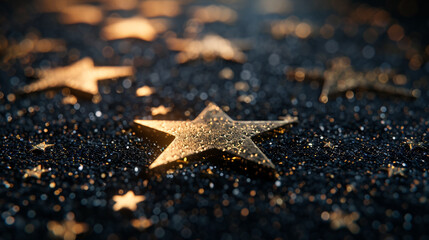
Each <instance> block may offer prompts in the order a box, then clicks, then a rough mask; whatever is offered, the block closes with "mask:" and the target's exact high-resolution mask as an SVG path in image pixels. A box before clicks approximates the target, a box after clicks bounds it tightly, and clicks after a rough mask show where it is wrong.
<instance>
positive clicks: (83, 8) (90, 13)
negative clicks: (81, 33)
mask: <svg viewBox="0 0 429 240" xmlns="http://www.w3.org/2000/svg"><path fill="white" fill-rule="evenodd" d="M59 13H60V15H59V21H60V22H61V23H62V24H76V23H86V24H89V25H96V24H98V23H100V22H101V21H102V20H103V11H102V10H101V9H100V8H99V7H97V6H93V5H89V4H77V5H70V6H67V7H64V8H61V9H60V10H59Z"/></svg>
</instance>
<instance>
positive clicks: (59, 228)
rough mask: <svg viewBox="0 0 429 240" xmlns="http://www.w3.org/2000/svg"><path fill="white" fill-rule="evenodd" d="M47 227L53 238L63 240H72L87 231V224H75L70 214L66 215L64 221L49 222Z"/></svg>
mask: <svg viewBox="0 0 429 240" xmlns="http://www.w3.org/2000/svg"><path fill="white" fill-rule="evenodd" d="M47 227H48V229H49V231H50V232H51V233H52V234H53V235H54V236H55V237H58V238H62V239H64V240H74V239H76V236H77V235H79V234H81V233H85V232H87V231H88V224H86V223H78V222H76V221H75V220H74V213H72V212H69V213H67V216H66V220H65V221H63V222H57V221H49V222H48V224H47Z"/></svg>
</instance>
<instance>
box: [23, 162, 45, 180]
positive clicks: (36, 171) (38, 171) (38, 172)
mask: <svg viewBox="0 0 429 240" xmlns="http://www.w3.org/2000/svg"><path fill="white" fill-rule="evenodd" d="M24 171H25V174H24V176H23V178H29V177H34V178H38V179H40V178H41V177H42V174H44V173H46V172H49V170H48V169H44V168H42V165H38V166H37V167H35V168H32V169H25V170H24Z"/></svg>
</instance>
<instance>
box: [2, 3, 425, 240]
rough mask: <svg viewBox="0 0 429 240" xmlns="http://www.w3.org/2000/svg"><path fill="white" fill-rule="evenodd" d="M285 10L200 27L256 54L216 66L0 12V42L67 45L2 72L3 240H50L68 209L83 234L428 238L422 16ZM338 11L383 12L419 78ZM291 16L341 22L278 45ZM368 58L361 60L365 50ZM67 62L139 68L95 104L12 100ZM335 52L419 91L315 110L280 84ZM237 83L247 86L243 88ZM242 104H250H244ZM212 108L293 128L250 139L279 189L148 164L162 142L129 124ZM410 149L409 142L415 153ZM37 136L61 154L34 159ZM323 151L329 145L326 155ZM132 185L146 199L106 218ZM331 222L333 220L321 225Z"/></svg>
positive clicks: (23, 9) (28, 13)
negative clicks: (413, 56)
mask: <svg viewBox="0 0 429 240" xmlns="http://www.w3.org/2000/svg"><path fill="white" fill-rule="evenodd" d="M213 3H216V4H222V3H223V4H225V2H224V1H219V2H212V1H210V2H205V1H194V2H190V3H189V4H187V5H184V8H185V9H187V8H190V7H192V6H196V5H207V4H213ZM292 3H293V11H292V12H289V13H286V14H261V13H260V12H258V8H257V7H255V6H256V1H244V0H242V1H233V2H232V3H228V4H229V6H230V7H231V8H234V9H235V10H236V11H237V12H238V15H239V18H238V20H237V22H236V23H234V24H231V25H228V24H223V23H210V24H206V25H205V26H204V28H203V30H202V32H201V33H200V35H204V34H205V33H216V34H219V35H221V36H223V37H225V38H228V39H246V40H249V41H250V42H251V43H252V48H251V49H250V50H248V51H245V53H246V55H247V57H248V60H247V62H246V63H244V64H239V63H232V62H228V61H224V60H220V59H219V60H215V61H213V62H210V63H205V62H203V61H194V62H191V63H186V64H177V63H176V62H175V59H174V57H175V55H176V54H177V53H176V52H173V51H170V50H168V49H167V48H166V44H165V40H164V39H163V37H162V35H160V37H159V38H158V39H156V40H154V41H152V42H145V41H142V40H137V39H122V40H114V41H104V40H102V39H100V37H99V32H100V29H101V25H96V26H91V25H87V24H73V25H63V24H60V23H59V22H58V20H57V16H56V14H54V13H43V14H41V13H38V12H37V11H35V8H34V6H35V5H37V2H22V1H21V2H20V1H18V2H16V1H8V0H6V1H3V2H2V3H1V5H0V6H1V11H0V26H1V28H0V29H1V30H0V36H2V37H4V38H5V39H14V40H16V41H20V40H22V39H24V37H25V35H26V34H27V33H28V32H34V31H37V32H39V33H40V36H43V37H46V38H49V37H50V38H60V39H63V40H64V41H65V42H66V45H67V49H68V50H67V51H66V52H65V53H32V54H29V55H28V56H26V57H24V58H22V59H17V60H11V61H9V62H7V63H4V62H3V63H2V65H1V70H0V79H1V85H0V86H1V92H0V96H1V98H0V103H1V104H0V122H1V127H0V136H1V141H0V144H1V148H0V151H1V154H0V170H1V172H0V180H1V185H0V214H1V215H0V222H1V223H0V239H46V238H48V237H50V238H54V236H53V235H52V234H50V233H49V231H48V228H47V223H48V222H49V221H58V222H60V221H62V220H64V219H65V216H66V215H67V213H69V212H73V213H74V214H75V220H76V221H78V222H83V223H86V224H87V225H88V231H87V232H86V233H83V234H80V235H78V236H77V237H78V239H155V238H164V239H297V238H298V239H319V238H320V239H352V238H356V239H358V238H359V239H362V238H371V239H378V238H382V239H428V238H429V232H428V230H427V226H428V225H429V207H428V204H429V203H428V198H429V186H428V174H429V173H428V168H429V165H428V164H429V162H428V161H429V148H428V147H429V144H428V139H429V137H428V130H429V127H428V126H429V114H428V112H429V107H428V104H427V103H428V100H429V87H428V79H427V75H428V72H429V63H427V60H428V59H429V50H428V47H429V45H428V44H429V36H428V31H427V29H428V27H429V21H428V20H427V19H426V18H425V14H426V13H425V11H424V9H427V8H425V5H424V4H422V3H420V2H416V1H399V0H398V1H385V2H384V1H378V2H373V1H368V2H362V1H353V2H347V1H344V2H340V1H330V2H329V1H317V0H314V1H293V2H292ZM401 4H402V5H401ZM413 4H414V5H415V8H413V7H412V6H413ZM94 5H97V3H95V4H94ZM343 5H346V6H349V8H348V9H349V10H350V9H356V8H358V7H359V6H367V7H370V8H382V9H385V10H386V11H388V12H389V13H390V14H391V18H392V19H393V20H392V21H393V22H394V23H398V24H400V25H401V26H402V27H403V28H404V32H405V35H406V36H407V37H408V38H409V39H410V42H411V44H410V46H412V47H413V48H414V49H416V51H417V53H418V54H419V56H421V64H420V67H419V68H418V69H411V68H410V64H409V61H410V56H407V49H405V50H404V49H400V48H399V47H398V46H397V43H396V42H395V41H392V40H391V39H389V37H388V34H387V33H386V31H384V32H382V33H381V34H379V36H378V38H377V40H376V41H374V42H373V43H368V42H366V41H365V40H364V38H363V34H364V32H365V31H366V30H367V29H368V28H370V27H371V26H369V25H368V24H357V23H355V22H350V21H347V20H346V19H347V16H349V15H350V12H348V11H346V10H341V9H343V8H341V6H343ZM404 6H405V7H404ZM407 6H408V7H407ZM409 6H411V7H409ZM338 9H340V10H338ZM401 9H411V10H407V11H405V10H404V11H402V10H401ZM413 9H414V10H413ZM410 11H411V14H410ZM183 12H184V14H182V15H179V16H178V17H176V18H174V19H172V20H173V21H172V23H173V24H172V27H171V30H172V31H174V32H175V33H177V35H178V36H183V31H184V26H185V24H186V21H187V20H188V19H189V15H188V14H186V10H184V11H183ZM404 12H405V13H404ZM112 13H116V14H118V15H120V16H122V17H129V16H133V15H135V14H136V13H135V12H134V11H112ZM291 15H295V16H297V17H298V18H299V19H301V20H306V21H308V22H311V23H313V24H314V26H319V27H321V26H322V25H323V24H325V22H326V21H328V20H327V19H330V18H332V16H336V17H337V18H338V19H339V22H338V25H337V29H336V31H335V34H334V35H333V36H332V37H331V38H329V39H325V38H322V37H321V36H319V35H314V36H313V35H312V36H310V37H308V38H306V39H301V38H298V37H295V36H287V37H285V38H281V39H277V40H276V39H274V38H273V37H272V36H271V35H270V33H269V31H268V27H267V26H268V23H269V21H271V20H276V19H285V18H286V17H289V16H291ZM344 26H345V27H344ZM349 26H355V27H356V29H357V32H356V34H355V35H353V36H349V35H347V34H346V33H345V32H344V31H342V30H341V29H342V28H343V27H344V28H346V27H349ZM106 46H110V47H111V48H113V49H114V50H115V54H114V55H113V56H111V57H104V56H103V48H105V47H106ZM365 48H366V50H367V51H370V52H369V53H368V52H367V54H364V53H363V50H364V49H365ZM368 49H370V50H368ZM371 51H373V54H370V53H371ZM76 52H78V55H79V57H78V59H81V58H83V57H86V56H89V57H91V58H93V59H94V62H95V64H96V65H97V66H110V65H112V66H120V65H124V64H123V62H124V61H125V60H127V59H128V60H132V61H131V62H132V64H133V66H134V67H135V68H136V70H137V72H136V74H135V76H134V77H132V78H121V79H118V80H107V81H103V82H100V84H99V88H100V93H101V96H102V99H101V101H100V102H99V103H93V102H92V101H91V100H89V99H86V98H78V103H77V104H74V105H67V104H63V103H62V99H63V97H64V96H63V94H62V93H61V91H59V92H58V91H56V92H39V93H35V94H31V95H23V96H20V95H16V99H15V98H10V99H9V98H8V96H10V95H9V94H11V93H14V92H15V91H16V90H17V89H18V88H19V87H22V86H24V85H25V84H28V83H30V82H33V81H34V79H32V78H29V77H28V76H26V71H29V69H32V68H34V69H37V68H41V67H59V66H65V65H69V64H71V63H72V62H74V61H75V60H77V59H74V58H72V57H71V56H72V55H73V54H75V53H76ZM338 56H348V57H349V58H350V59H351V63H352V66H353V67H354V68H355V69H356V70H359V71H367V70H371V69H373V68H375V67H379V66H384V67H390V68H392V69H394V70H395V71H396V72H398V73H401V74H405V75H406V76H407V78H408V82H407V83H406V85H405V87H407V88H410V89H419V90H420V91H421V96H420V98H418V99H417V100H415V101H411V100H405V99H401V98H396V97H389V96H379V94H378V93H356V95H355V97H354V98H346V97H345V96H339V97H337V98H335V99H330V101H329V102H328V103H327V104H323V103H320V102H319V101H318V97H319V94H320V90H321V85H320V84H318V83H314V82H313V83H312V82H305V81H304V82H296V81H291V80H288V79H287V78H286V75H285V69H288V68H295V67H303V68H308V69H310V68H313V67H319V68H322V69H325V68H326V63H327V62H328V61H329V60H330V59H332V58H334V57H338ZM225 67H228V68H230V69H232V71H233V72H234V77H233V78H232V79H222V78H220V77H219V72H220V71H221V70H222V69H224V68H225ZM130 80H132V81H130ZM237 82H245V83H246V84H248V86H249V88H248V89H247V90H237V89H236V88H235V87H234V86H235V84H236V83H237ZM130 83H131V84H130ZM144 85H147V86H150V87H153V88H155V90H156V93H154V94H153V95H151V96H149V97H137V96H136V94H135V92H136V89H137V88H139V87H141V86H144ZM243 95H246V96H250V99H251V100H250V101H248V102H242V101H240V99H241V98H240V96H243ZM208 101H212V102H215V103H216V104H217V105H219V106H220V107H222V108H224V109H225V110H226V113H227V114H228V115H229V116H231V117H232V118H233V119H237V120H277V119H279V117H280V116H285V115H287V114H291V115H294V116H297V117H298V118H299V122H298V124H296V125H294V126H293V127H291V128H290V129H287V130H286V131H285V132H284V133H281V132H271V133H269V134H264V135H262V136H258V137H256V138H254V141H255V143H256V144H257V146H258V147H259V148H260V149H261V150H262V151H263V152H264V153H265V154H266V155H267V156H268V157H269V158H270V159H271V160H272V162H273V163H274V165H275V166H276V169H277V171H278V173H279V174H280V178H279V179H274V180H272V179H265V178H261V177H259V176H255V175H254V174H252V171H250V170H248V171H243V170H242V169H241V170H240V169H235V168H233V167H230V166H229V165H228V164H217V163H216V161H201V162H197V163H198V164H196V165H188V166H186V167H184V168H183V169H178V170H174V171H168V172H167V173H166V172H161V173H159V172H152V171H151V170H149V169H148V166H149V165H150V163H151V162H152V161H153V160H154V159H155V158H156V157H157V156H158V155H159V154H160V153H161V152H162V150H163V149H164V148H165V146H166V145H165V144H163V143H160V142H157V141H155V140H154V139H153V136H145V135H140V134H138V133H137V132H136V131H135V129H134V128H133V124H132V122H133V120H134V119H139V118H146V119H167V120H186V119H193V118H195V116H197V115H198V113H199V112H201V111H202V110H203V109H204V107H205V106H206V104H207V103H208ZM160 105H164V106H168V107H172V111H171V112H169V113H167V114H166V115H161V116H151V112H150V108H151V107H157V106H160ZM410 140H412V141H414V142H415V143H416V145H415V146H414V147H413V148H410V146H409V144H408V143H407V141H410ZM43 141H46V142H47V143H51V144H55V146H53V147H51V148H48V149H47V150H46V151H45V152H37V151H31V148H32V146H33V145H35V144H37V143H40V142H43ZM326 142H331V143H332V144H333V145H334V146H335V147H334V148H327V147H324V144H325V143H326ZM417 143H418V145H417ZM218 158H219V159H222V158H221V156H219V157H218ZM219 159H218V160H219ZM215 160H216V159H215ZM39 164H41V165H42V166H43V167H44V168H50V169H51V171H50V172H49V173H46V174H44V175H43V176H42V177H41V179H36V178H26V179H24V178H23V175H24V169H29V168H33V167H36V166H37V165H39ZM389 164H390V165H393V166H396V167H402V168H405V171H404V174H405V176H399V175H395V176H390V177H389V176H388V174H387V172H386V171H384V170H383V168H385V167H387V166H388V165H389ZM208 169H210V170H208ZM129 190H131V191H134V193H135V194H136V195H144V196H145V197H146V200H145V201H143V202H141V203H139V204H138V208H137V210H136V211H134V212H131V211H129V210H121V211H114V210H113V209H112V206H113V204H114V201H113V200H112V197H113V196H114V195H118V194H119V192H120V191H123V192H124V193H125V192H127V191H129ZM333 213H343V214H345V215H347V214H352V215H353V216H357V217H356V219H355V220H354V221H351V222H350V221H348V220H344V221H345V222H347V223H349V225H347V224H345V225H344V226H336V225H335V222H334V221H333V220H332V216H333V215H334V214H333ZM327 214H328V215H330V216H331V218H330V219H324V218H323V217H322V216H323V215H325V216H326V215H327ZM350 216H351V215H350ZM140 217H145V218H147V219H149V220H150V222H151V226H149V227H147V228H146V229H144V230H138V229H136V228H134V227H133V226H132V225H131V224H130V221H131V220H132V219H137V218H140ZM353 224H355V225H353ZM356 226H357V228H356Z"/></svg>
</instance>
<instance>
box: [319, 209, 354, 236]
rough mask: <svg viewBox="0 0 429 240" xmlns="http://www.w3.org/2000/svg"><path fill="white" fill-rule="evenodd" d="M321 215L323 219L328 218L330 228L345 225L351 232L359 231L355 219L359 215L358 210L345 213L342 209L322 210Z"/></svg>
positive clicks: (326, 219) (335, 228) (338, 227)
mask: <svg viewBox="0 0 429 240" xmlns="http://www.w3.org/2000/svg"><path fill="white" fill-rule="evenodd" d="M321 217H322V219H323V220H325V221H328V220H330V222H331V228H332V229H334V230H337V229H340V228H343V227H346V228H347V229H349V231H350V232H351V233H353V234H356V233H358V232H359V231H360V228H359V225H357V224H356V221H357V220H358V219H359V217H360V215H359V213H358V212H352V213H350V214H347V213H345V212H343V211H342V210H339V209H336V210H335V211H333V212H330V213H328V212H323V213H322V216H321Z"/></svg>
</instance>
